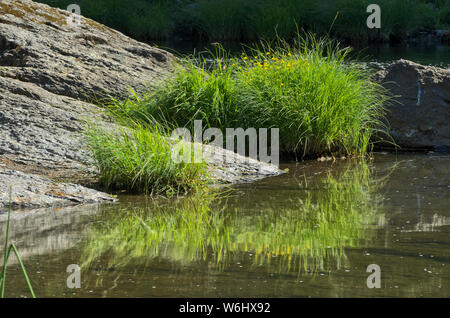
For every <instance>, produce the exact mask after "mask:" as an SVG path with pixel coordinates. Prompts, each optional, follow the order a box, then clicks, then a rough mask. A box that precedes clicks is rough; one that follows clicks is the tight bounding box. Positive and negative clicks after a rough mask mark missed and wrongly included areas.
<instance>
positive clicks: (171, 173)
mask: <svg viewBox="0 0 450 318" xmlns="http://www.w3.org/2000/svg"><path fill="white" fill-rule="evenodd" d="M160 129H161V128H158V126H157V125H154V126H151V125H146V126H142V125H139V124H135V125H131V124H129V126H127V127H122V128H117V130H115V131H114V130H105V129H104V128H99V127H96V126H95V125H94V124H90V125H89V126H88V128H87V131H86V132H87V139H88V143H89V146H90V149H91V150H92V153H93V155H94V157H95V159H96V163H97V167H98V169H99V181H100V183H101V184H102V185H103V186H104V187H106V188H108V189H113V190H127V191H129V192H137V193H144V194H153V195H178V194H186V193H188V192H193V191H196V190H199V189H202V188H204V186H205V184H206V183H207V182H208V172H207V169H206V164H205V163H204V162H203V163H184V162H180V163H177V162H175V161H174V160H173V158H172V148H173V143H174V142H173V141H171V140H169V139H168V138H167V136H166V134H165V133H164V132H162V131H161V130H160Z"/></svg>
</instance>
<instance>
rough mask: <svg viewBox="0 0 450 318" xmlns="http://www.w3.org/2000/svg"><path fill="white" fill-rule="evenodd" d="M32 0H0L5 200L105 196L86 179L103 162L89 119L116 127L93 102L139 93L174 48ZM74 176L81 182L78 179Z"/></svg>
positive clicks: (230, 172)
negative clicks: (87, 129)
mask: <svg viewBox="0 0 450 318" xmlns="http://www.w3.org/2000/svg"><path fill="white" fill-rule="evenodd" d="M69 18H70V15H69V13H68V12H67V11H63V10H59V9H54V8H51V7H49V6H47V5H43V4H38V3H35V2H33V1H29V0H4V1H2V2H0V136H1V138H0V184H1V187H0V193H1V195H0V210H4V209H5V208H6V207H7V206H8V205H9V197H10V196H9V188H10V187H12V196H11V198H12V202H11V203H12V205H13V206H14V207H15V208H38V207H47V206H54V205H61V206H62V205H73V204H81V203H94V202H105V201H112V200H114V199H113V198H112V197H111V196H109V195H107V194H104V193H101V192H98V191H95V190H91V189H88V188H86V187H84V186H92V185H94V184H95V182H96V175H97V171H96V168H95V165H94V161H93V158H92V155H91V153H90V152H89V150H88V149H87V147H86V143H85V140H84V136H83V128H84V124H85V122H86V120H91V121H95V122H96V124H98V125H102V126H105V127H113V124H112V123H111V120H110V118H108V117H107V116H105V115H104V114H103V113H102V112H101V110H100V108H99V107H97V106H96V102H97V101H99V100H101V98H104V97H108V98H115V99H120V98H124V97H126V96H127V94H129V93H130V91H129V90H130V89H133V90H134V91H135V92H137V93H139V92H141V91H143V90H144V89H147V88H148V87H151V86H152V84H154V83H155V82H157V81H160V80H164V78H165V77H166V76H167V75H168V74H169V72H170V70H171V68H172V63H173V61H174V59H175V58H174V57H173V56H172V55H171V54H170V53H168V52H166V51H163V50H160V49H157V48H154V47H151V46H149V45H146V44H143V43H140V42H137V41H135V40H133V39H131V38H129V37H126V36H125V35H123V34H121V33H119V32H117V31H115V30H112V29H110V28H108V27H105V26H103V25H101V24H99V23H96V22H95V21H92V20H89V19H85V18H81V21H80V24H79V25H77V24H72V23H70V20H69ZM243 159H244V158H238V159H237V161H236V164H235V165H228V166H225V165H222V166H221V165H219V166H217V165H215V166H211V167H210V169H211V170H212V171H213V174H214V176H215V177H217V179H218V180H219V181H221V182H227V183H229V182H231V183H232V182H244V181H253V180H256V179H258V178H261V177H264V176H269V175H276V174H279V173H281V171H279V170H278V168H277V167H275V166H272V165H267V164H264V163H261V162H253V161H252V162H249V163H247V162H246V161H245V160H243ZM74 183H78V184H82V185H84V186H81V185H77V184H74Z"/></svg>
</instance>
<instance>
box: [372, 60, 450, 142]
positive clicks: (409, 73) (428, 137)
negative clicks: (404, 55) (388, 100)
mask: <svg viewBox="0 0 450 318" xmlns="http://www.w3.org/2000/svg"><path fill="white" fill-rule="evenodd" d="M380 68H381V69H380V70H379V71H378V73H377V80H378V81H379V82H380V83H382V84H383V86H384V87H385V88H387V89H388V90H389V91H390V92H391V93H392V94H394V95H395V98H394V100H393V103H392V104H391V105H390V106H389V107H388V113H387V121H388V123H389V126H390V135H391V136H392V137H393V139H394V140H395V142H396V144H398V145H399V146H400V147H401V149H404V150H414V149H437V150H439V149H450V69H443V68H439V67H433V66H424V65H420V64H416V63H413V62H411V61H407V60H398V61H396V62H393V63H391V64H388V65H384V66H383V65H382V66H380Z"/></svg>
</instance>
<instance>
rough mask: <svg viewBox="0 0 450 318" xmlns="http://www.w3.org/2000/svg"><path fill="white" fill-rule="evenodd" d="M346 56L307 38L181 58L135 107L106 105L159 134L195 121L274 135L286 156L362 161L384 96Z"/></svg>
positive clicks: (377, 125) (377, 124)
mask: <svg viewBox="0 0 450 318" xmlns="http://www.w3.org/2000/svg"><path fill="white" fill-rule="evenodd" d="M348 53H349V49H340V48H339V46H338V45H336V44H334V43H333V42H330V41H326V40H323V39H316V38H315V37H314V36H312V35H308V36H306V37H304V38H299V40H298V42H296V44H294V45H289V44H288V43H287V42H285V41H282V40H278V41H277V42H276V43H275V44H274V45H270V44H269V43H266V42H263V43H262V44H261V45H260V46H259V47H256V48H255V47H254V48H249V49H248V52H244V53H243V54H242V56H241V57H239V58H230V57H229V56H227V54H226V53H225V52H224V51H223V49H221V48H220V46H219V47H218V48H217V50H216V52H214V53H212V59H208V58H205V56H203V57H200V58H199V59H194V58H188V59H186V60H185V61H184V63H183V64H182V65H181V66H180V67H178V69H177V70H176V71H175V74H174V76H173V77H172V78H171V79H169V80H167V81H166V82H164V83H162V84H161V86H159V87H158V88H157V89H156V90H154V91H153V92H152V93H151V94H147V95H146V96H145V97H144V98H142V99H137V98H136V97H134V98H132V99H129V100H127V101H124V102H119V103H115V104H113V105H110V106H109V107H110V109H112V110H113V112H115V113H117V114H120V116H125V117H131V118H135V119H136V120H138V121H140V122H141V123H147V122H148V118H151V120H156V121H157V122H163V123H165V125H166V127H169V128H173V127H187V128H190V129H191V130H192V128H193V121H194V120H195V119H196V120H202V121H203V126H204V129H206V128H208V127H217V128H219V129H221V130H222V132H223V133H224V134H225V128H239V127H242V128H244V129H247V128H249V127H254V128H256V129H258V128H279V129H280V149H281V151H282V152H286V153H288V154H290V155H292V154H294V155H300V156H302V157H306V156H316V155H320V154H323V153H343V154H354V155H364V154H366V153H367V152H368V151H370V138H371V136H372V135H373V134H374V133H375V132H376V130H377V129H379V128H381V127H382V126H383V125H382V124H381V122H380V119H381V117H382V115H383V112H384V110H383V108H382V104H383V103H385V102H386V100H387V95H386V93H385V91H384V90H383V89H382V88H381V86H380V85H378V84H376V83H375V82H374V81H372V80H371V78H370V76H371V74H370V72H368V71H367V70H365V69H363V68H362V67H361V66H359V65H357V64H354V63H347V62H346V57H347V55H348Z"/></svg>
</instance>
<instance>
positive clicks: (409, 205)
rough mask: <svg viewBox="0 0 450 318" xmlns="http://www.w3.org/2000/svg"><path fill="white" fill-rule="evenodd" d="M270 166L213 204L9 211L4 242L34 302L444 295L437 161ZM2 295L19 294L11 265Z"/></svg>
mask: <svg viewBox="0 0 450 318" xmlns="http://www.w3.org/2000/svg"><path fill="white" fill-rule="evenodd" d="M282 168H288V169H289V173H287V174H284V175H281V176H278V177H273V178H267V179H264V180H261V181H259V182H256V183H252V184H243V185H237V186H233V187H232V191H231V192H229V193H228V195H227V196H226V197H222V198H216V199H215V200H213V199H211V198H207V197H189V198H184V199H179V200H176V201H173V200H172V201H170V202H167V201H158V202H154V201H148V200H146V199H145V198H143V197H131V196H123V197H121V198H120V203H118V204H109V205H103V206H87V207H86V206H85V207H72V208H65V209H60V210H56V209H55V210H42V211H38V212H33V213H32V214H30V215H27V213H26V212H22V213H21V212H14V213H13V224H12V227H13V228H12V232H13V240H14V241H15V242H16V244H17V245H18V248H19V252H20V253H21V254H22V257H23V259H24V264H25V266H26V268H27V270H28V272H29V275H30V279H31V281H32V283H33V286H34V288H35V292H36V295H37V296H38V297H308V296H311V297H373V296H376V297H384V296H396V297H406V296H408V297H433V296H434V297H450V156H449V155H446V154H432V153H429V154H426V155H425V154H415V155H411V154H399V155H393V154H383V153H378V154H376V155H375V158H374V160H368V161H364V162H362V161H351V160H342V161H337V162H317V161H306V162H300V163H287V164H283V165H282ZM4 221H5V215H1V216H0V226H1V228H4ZM2 240H3V237H2V238H1V239H0V244H2ZM69 264H79V265H80V266H82V271H81V288H80V289H76V290H73V289H69V288H67V286H66V279H67V277H68V275H69V274H68V273H66V267H67V266H68V265H69ZM370 264H377V265H379V266H380V268H381V288H379V289H369V288H368V287H367V285H366V279H367V277H368V276H369V275H370V273H367V272H366V269H367V266H368V265H370ZM6 295H7V296H8V297H22V296H23V297H28V296H29V294H28V291H27V288H26V285H25V282H24V279H23V277H22V276H21V273H20V271H19V267H18V266H17V264H16V263H15V262H14V260H13V261H11V262H10V266H9V267H8V273H7V286H6Z"/></svg>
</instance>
